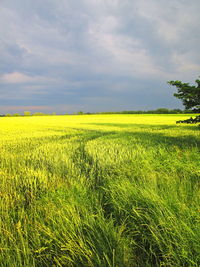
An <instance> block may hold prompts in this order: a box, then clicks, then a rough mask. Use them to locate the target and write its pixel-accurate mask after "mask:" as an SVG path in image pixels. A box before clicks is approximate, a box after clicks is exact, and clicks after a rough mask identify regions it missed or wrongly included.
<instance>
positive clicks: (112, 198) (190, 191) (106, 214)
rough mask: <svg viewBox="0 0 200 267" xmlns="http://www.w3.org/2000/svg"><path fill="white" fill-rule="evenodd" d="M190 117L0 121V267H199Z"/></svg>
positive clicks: (197, 138) (198, 179) (198, 144)
mask: <svg viewBox="0 0 200 267" xmlns="http://www.w3.org/2000/svg"><path fill="white" fill-rule="evenodd" d="M190 116H191V115H188V114H187V115H149V114H148V115H80V116H74V115H73V116H70V115H68V116H47V117H5V118H0V174H1V176H0V209H1V214H0V216H1V220H0V237H1V238H0V266H9V267H10V266H14V267H15V266H28V267H29V266H31V267H32V266H94V267H96V266H109V267H111V266H112V267H114V266H118V267H121V266H124V267H129V266H130V267H132V266H133V267H134V266H139V267H140V266H141V267H148V266H173V267H174V266H177V267H178V266H200V153H199V152H200V151H199V148H200V130H199V127H197V125H176V123H175V122H176V121H177V120H183V119H185V118H188V117H190Z"/></svg>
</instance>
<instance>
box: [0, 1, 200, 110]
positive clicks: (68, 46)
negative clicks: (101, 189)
mask: <svg viewBox="0 0 200 267" xmlns="http://www.w3.org/2000/svg"><path fill="white" fill-rule="evenodd" d="M199 47H200V1H199V0H190V1H188V0H168V1H166V0H0V113H1V114H2V113H16V112H19V113H20V112H23V111H24V110H29V111H31V112H46V113H51V112H57V113H58V114H65V113H73V112H77V111H80V110H81V111H84V112H101V111H120V110H149V109H156V108H161V107H165V108H170V109H171V108H183V106H182V104H181V101H180V100H178V99H176V98H175V97H174V96H173V93H175V92H176V88H173V87H171V86H169V85H168V84H167V81H169V80H181V81H184V82H189V83H191V84H194V83H195V80H196V79H198V77H199V75H200V52H199Z"/></svg>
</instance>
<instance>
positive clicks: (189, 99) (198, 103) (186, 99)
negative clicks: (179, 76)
mask: <svg viewBox="0 0 200 267" xmlns="http://www.w3.org/2000/svg"><path fill="white" fill-rule="evenodd" d="M195 82H196V84H197V85H196V86H195V85H190V84H189V83H183V82H181V81H169V82H168V84H170V85H172V86H176V88H177V90H178V93H175V94H174V96H175V97H177V98H179V99H181V100H182V102H183V105H184V106H185V109H186V110H192V111H193V112H195V113H200V80H198V79H197V80H196V81H195ZM181 122H186V123H196V122H200V116H197V117H196V118H195V119H192V118H190V120H185V121H181Z"/></svg>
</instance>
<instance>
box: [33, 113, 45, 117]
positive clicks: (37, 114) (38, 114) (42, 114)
mask: <svg viewBox="0 0 200 267" xmlns="http://www.w3.org/2000/svg"><path fill="white" fill-rule="evenodd" d="M44 115H45V113H42V112H35V113H34V114H33V116H44Z"/></svg>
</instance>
